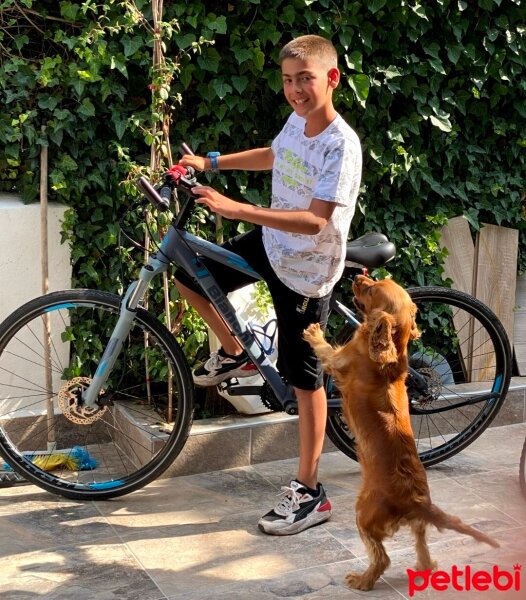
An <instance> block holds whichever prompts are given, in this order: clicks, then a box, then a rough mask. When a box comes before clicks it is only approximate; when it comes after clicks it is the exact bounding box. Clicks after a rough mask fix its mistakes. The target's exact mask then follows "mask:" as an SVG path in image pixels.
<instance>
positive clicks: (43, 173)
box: [40, 127, 56, 452]
mask: <svg viewBox="0 0 526 600" xmlns="http://www.w3.org/2000/svg"><path fill="white" fill-rule="evenodd" d="M45 133H46V128H45V127H42V136H45ZM47 180H48V147H47V145H45V144H42V146H41V147H40V257H41V272H42V294H47V293H48V292H49V244H48V185H47ZM42 324H43V335H44V376H45V389H46V395H47V401H46V413H47V450H48V451H49V452H52V451H53V450H55V448H56V441H55V411H54V407H53V379H52V371H51V317H50V314H49V313H46V314H45V315H44V316H43V323H42Z"/></svg>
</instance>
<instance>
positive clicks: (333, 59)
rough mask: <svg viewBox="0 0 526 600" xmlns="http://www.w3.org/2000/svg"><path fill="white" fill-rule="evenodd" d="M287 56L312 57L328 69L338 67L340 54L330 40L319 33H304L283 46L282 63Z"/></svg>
mask: <svg viewBox="0 0 526 600" xmlns="http://www.w3.org/2000/svg"><path fill="white" fill-rule="evenodd" d="M286 58H296V59H299V60H307V59H309V58H312V59H314V60H317V61H319V63H320V64H321V65H322V66H323V67H326V68H327V69H332V68H334V67H338V54H337V53H336V48H335V47H334V46H333V45H332V42H331V41H330V40H327V39H325V38H323V37H321V36H319V35H302V36H300V37H297V38H295V39H293V40H291V41H290V42H289V43H288V44H286V45H285V46H283V48H282V49H281V52H280V53H279V62H280V64H281V63H282V62H283V61H284V60H285V59H286Z"/></svg>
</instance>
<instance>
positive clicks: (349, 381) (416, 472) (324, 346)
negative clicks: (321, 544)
mask: <svg viewBox="0 0 526 600" xmlns="http://www.w3.org/2000/svg"><path fill="white" fill-rule="evenodd" d="M353 292H354V295H355V304H356V306H357V307H358V308H359V310H360V311H361V312H363V314H364V317H365V322H364V323H363V324H362V325H361V326H360V328H359V329H358V331H357V332H356V333H355V335H354V337H353V339H352V340H351V341H350V342H349V343H347V344H346V345H345V346H341V347H339V348H333V347H332V346H330V345H329V344H328V343H327V342H326V341H325V339H324V337H323V333H322V331H321V329H320V327H319V325H318V324H313V325H310V326H309V327H308V329H307V330H306V331H305V333H304V337H305V339H306V340H307V342H308V343H309V344H310V345H311V346H312V348H313V349H314V351H315V352H316V354H317V355H318V357H319V358H320V359H321V361H322V364H323V367H324V369H325V371H326V372H327V373H329V374H331V375H332V376H333V378H334V380H335V382H336V385H337V386H338V388H339V389H340V391H341V394H342V398H343V412H344V416H345V419H346V421H347V423H348V425H349V426H350V428H351V429H352V431H353V433H354V435H355V437H356V441H357V444H358V458H359V460H360V466H361V470H362V478H363V483H362V487H361V490H360V492H359V494H358V498H357V501H356V523H357V526H358V531H359V533H360V536H361V538H362V540H363V542H364V544H365V547H366V549H367V554H368V556H369V561H370V565H369V567H368V568H367V570H366V571H365V572H364V573H350V574H349V575H347V577H346V580H347V583H348V585H349V586H350V587H352V588H356V589H359V590H370V589H372V588H373V586H374V584H375V582H376V580H377V579H378V578H379V577H380V576H381V575H382V573H383V572H384V571H385V570H386V569H387V567H388V566H389V564H390V560H389V557H388V556H387V554H386V552H385V548H384V545H383V544H382V540H384V539H385V538H386V537H390V536H392V535H393V534H394V533H395V532H396V531H397V530H398V528H399V527H400V526H401V525H409V526H410V527H411V530H412V532H413V534H414V536H415V540H416V556H417V565H416V566H417V570H419V571H423V570H426V569H435V568H436V563H435V562H434V561H433V560H432V559H431V557H430V555H429V549H428V546H427V541H426V529H427V525H428V524H431V525H434V526H435V527H436V528H437V529H438V530H439V531H440V530H442V529H454V530H455V531H458V532H460V533H464V534H467V535H470V536H472V537H474V538H475V539H476V540H478V541H480V542H485V543H487V544H490V545H491V546H493V547H498V546H499V544H498V543H497V542H496V541H495V540H493V539H492V538H491V537H489V536H487V535H485V534H483V533H481V532H480V531H477V530H476V529H474V528H473V527H470V526H469V525H466V524H465V523H463V522H462V521H461V520H460V519H459V518H458V517H454V516H452V515H448V514H446V513H445V512H443V511H442V510H441V509H440V508H438V507H437V506H435V505H434V504H433V503H432V502H431V497H430V494H429V487H428V484H427V477H426V473H425V471H424V468H423V466H422V463H421V462H420V459H419V458H418V453H417V449H416V444H415V440H414V436H413V431H412V429H411V420H410V416H409V401H408V397H407V391H406V386H405V380H406V376H407V368H408V357H407V344H408V342H409V340H410V339H415V338H417V337H419V335H420V333H419V331H418V329H417V327H416V323H415V314H416V306H415V304H414V303H413V302H412V301H411V298H410V296H409V294H408V293H407V292H406V291H405V290H404V289H402V288H401V287H400V286H399V285H398V284H396V283H395V282H394V281H392V280H390V279H385V280H382V281H373V280H371V279H369V278H367V277H364V276H363V275H358V276H357V277H356V278H355V280H354V283H353Z"/></svg>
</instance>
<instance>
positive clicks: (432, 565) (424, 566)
mask: <svg viewBox="0 0 526 600" xmlns="http://www.w3.org/2000/svg"><path fill="white" fill-rule="evenodd" d="M437 568H438V563H437V561H436V560H430V561H429V563H426V564H424V563H421V562H417V563H416V565H415V570H416V571H427V570H428V569H429V570H430V571H436V570H437Z"/></svg>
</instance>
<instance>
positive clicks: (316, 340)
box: [303, 323, 334, 373]
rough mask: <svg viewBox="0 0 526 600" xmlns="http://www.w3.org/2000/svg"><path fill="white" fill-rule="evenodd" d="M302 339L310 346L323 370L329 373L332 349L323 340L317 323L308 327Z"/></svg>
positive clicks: (332, 355)
mask: <svg viewBox="0 0 526 600" xmlns="http://www.w3.org/2000/svg"><path fill="white" fill-rule="evenodd" d="M303 339H304V340H305V341H306V342H308V343H309V344H310V345H311V347H312V349H313V350H314V352H315V353H316V356H317V357H318V358H319V359H320V360H321V363H322V365H323V370H324V371H325V372H326V373H330V372H331V362H332V360H333V358H334V348H333V347H332V346H331V345H330V344H329V343H328V342H327V341H326V340H325V337H324V336H323V331H322V330H321V327H320V325H319V323H312V324H311V325H309V326H308V327H307V329H305V331H304V332H303Z"/></svg>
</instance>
